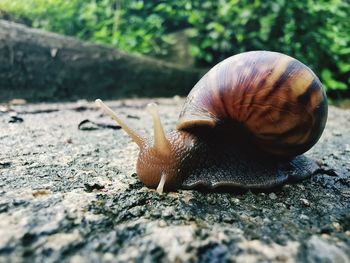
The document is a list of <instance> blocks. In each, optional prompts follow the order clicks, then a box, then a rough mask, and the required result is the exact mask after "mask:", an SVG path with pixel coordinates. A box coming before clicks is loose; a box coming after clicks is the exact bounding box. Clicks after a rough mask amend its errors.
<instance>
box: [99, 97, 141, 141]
mask: <svg viewBox="0 0 350 263" xmlns="http://www.w3.org/2000/svg"><path fill="white" fill-rule="evenodd" d="M95 103H96V105H97V106H98V107H100V108H101V109H102V110H103V111H104V112H105V113H107V114H108V115H109V116H110V117H111V118H112V119H113V120H115V121H116V122H117V123H118V124H119V125H120V126H121V127H122V129H123V130H124V131H125V132H126V133H127V134H128V135H129V136H130V138H131V139H132V140H133V141H134V142H135V143H136V144H137V145H138V146H139V147H140V148H141V147H142V146H143V145H144V144H145V139H144V138H143V137H142V136H140V135H139V134H138V133H137V132H136V131H135V130H134V129H132V128H130V126H129V125H127V124H126V123H125V122H124V121H122V120H121V119H120V118H119V117H118V116H117V114H116V113H115V112H114V111H113V110H112V109H111V108H109V107H108V106H107V105H106V104H104V103H103V101H102V100H100V99H97V100H95Z"/></svg>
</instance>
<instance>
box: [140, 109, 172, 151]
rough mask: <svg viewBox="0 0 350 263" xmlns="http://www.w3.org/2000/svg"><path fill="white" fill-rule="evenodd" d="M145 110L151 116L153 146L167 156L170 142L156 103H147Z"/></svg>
mask: <svg viewBox="0 0 350 263" xmlns="http://www.w3.org/2000/svg"><path fill="white" fill-rule="evenodd" d="M146 110H147V111H148V113H149V114H151V115H152V118H153V128H154V146H153V147H154V148H155V149H156V150H157V152H159V153H160V154H161V155H163V156H168V155H169V154H170V152H171V149H170V144H169V141H168V139H167V138H166V136H165V133H164V129H163V125H162V123H161V121H160V117H159V113H158V109H157V105H156V104H155V103H149V104H148V105H147V108H146Z"/></svg>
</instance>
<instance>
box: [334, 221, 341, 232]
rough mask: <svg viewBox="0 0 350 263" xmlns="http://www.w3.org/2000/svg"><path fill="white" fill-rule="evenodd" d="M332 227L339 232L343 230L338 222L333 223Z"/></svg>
mask: <svg viewBox="0 0 350 263" xmlns="http://www.w3.org/2000/svg"><path fill="white" fill-rule="evenodd" d="M332 225H333V227H334V229H335V230H337V231H339V230H340V228H341V226H340V224H339V223H338V222H333V223H332Z"/></svg>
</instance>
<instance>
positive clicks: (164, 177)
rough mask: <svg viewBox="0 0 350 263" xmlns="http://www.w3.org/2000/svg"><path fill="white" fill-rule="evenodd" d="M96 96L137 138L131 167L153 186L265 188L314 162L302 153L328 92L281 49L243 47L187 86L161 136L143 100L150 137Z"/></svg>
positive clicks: (308, 170)
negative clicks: (173, 123) (172, 124)
mask: <svg viewBox="0 0 350 263" xmlns="http://www.w3.org/2000/svg"><path fill="white" fill-rule="evenodd" d="M96 103H97V104H98V105H99V106H101V107H102V108H103V109H104V110H105V111H107V112H108V113H109V114H110V115H111V116H112V118H114V119H115V120H116V121H117V122H118V123H119V124H120V125H121V126H122V128H123V129H124V130H125V131H126V132H127V133H128V134H129V135H130V136H131V138H132V139H133V140H134V141H135V142H136V143H137V144H138V145H139V147H140V153H139V158H138V161H137V165H136V170H137V174H138V176H139V178H140V180H141V181H142V182H143V183H144V184H145V185H146V186H148V187H150V188H157V190H158V191H159V192H162V191H163V189H166V190H176V189H179V188H185V189H191V188H194V187H196V186H198V185H204V186H207V187H209V188H215V187H218V186H237V187H243V188H269V187H273V186H276V185H278V184H281V183H283V182H285V181H287V180H288V179H302V178H306V177H308V176H310V175H312V174H313V173H314V172H315V171H316V170H317V169H318V166H317V164H316V163H315V162H314V161H312V160H310V159H309V158H307V157H305V156H303V155H301V154H302V153H304V152H305V151H307V150H309V149H310V148H311V147H312V146H313V145H314V144H315V143H316V142H317V141H318V139H319V137H320V136H321V134H322V132H323V129H324V127H325V123H326V119H327V98H326V95H325V92H324V91H323V89H322V84H321V82H320V81H319V79H318V78H317V76H316V75H315V74H314V73H313V72H312V71H311V69H309V68H308V67H307V66H305V65H304V64H302V63H301V62H299V61H298V60H296V59H294V58H292V57H289V56H287V55H284V54H281V53H276V52H269V51H252V52H246V53H241V54H238V55H235V56H232V57H230V58H228V59H226V60H224V61H222V62H221V63H219V64H217V65H216V66H214V67H213V68H212V69H211V70H210V71H209V72H208V73H207V74H205V75H204V76H203V77H202V79H200V80H199V82H198V83H197V84H196V85H195V87H194V88H193V89H192V90H191V92H190V93H189V95H188V97H187V100H186V102H185V105H184V107H183V110H182V111H181V113H180V117H179V121H178V124H177V128H176V130H175V131H173V132H171V133H170V134H168V135H165V134H164V131H163V128H162V125H161V122H160V119H159V116H158V113H157V109H156V106H155V105H154V104H151V105H149V106H148V111H149V112H150V113H151V115H152V116H153V120H154V134H155V136H154V140H153V139H143V138H142V137H141V136H139V135H138V134H137V133H136V132H135V131H134V130H132V129H131V128H130V127H129V126H127V125H126V124H125V123H124V122H123V121H121V120H120V119H119V118H118V117H117V116H116V115H115V114H114V113H113V112H112V111H111V110H110V109H109V108H108V107H107V106H106V105H104V104H103V103H102V102H101V100H97V101H96Z"/></svg>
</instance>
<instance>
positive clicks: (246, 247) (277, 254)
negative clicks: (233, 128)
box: [0, 97, 350, 262]
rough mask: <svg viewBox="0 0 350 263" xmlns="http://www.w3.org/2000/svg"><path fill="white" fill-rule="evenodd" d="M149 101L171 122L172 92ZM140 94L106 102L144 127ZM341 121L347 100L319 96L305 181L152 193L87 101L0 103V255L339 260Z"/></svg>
mask: <svg viewBox="0 0 350 263" xmlns="http://www.w3.org/2000/svg"><path fill="white" fill-rule="evenodd" d="M154 101H156V102H158V104H159V105H160V107H159V108H160V114H161V118H162V120H163V123H164V125H165V128H166V130H167V131H170V130H171V129H173V128H174V127H175V124H176V121H177V116H178V114H179V112H180V109H181V105H182V103H183V99H181V98H178V97H174V98H173V99H155V100H154ZM148 102H150V101H149V100H140V99H134V100H122V101H109V102H107V104H108V105H110V106H111V107H112V108H113V109H114V110H115V111H117V112H118V113H119V114H120V115H121V117H123V118H124V119H126V120H127V121H128V122H129V123H130V124H131V125H132V126H134V127H135V128H136V129H137V130H139V131H142V132H143V133H144V134H147V135H150V134H151V133H152V126H151V125H152V123H151V117H150V116H149V115H147V113H146V112H145V110H144V107H145V106H146V104H147V103H148ZM82 122H83V123H82ZM79 124H80V125H79ZM78 127H79V128H78ZM349 131H350V110H344V109H339V108H336V107H330V109H329V119H328V123H327V126H326V129H325V132H324V134H323V136H322V138H321V140H320V141H319V142H318V143H317V144H316V145H315V146H314V147H313V148H312V149H311V150H310V151H309V152H307V153H306V155H307V156H309V157H312V158H314V159H317V160H318V161H319V162H320V163H322V169H323V172H321V173H319V174H317V175H315V176H313V177H312V178H310V179H307V180H305V181H302V182H299V183H294V184H287V185H284V186H282V187H279V188H277V189H272V190H269V191H260V192H252V191H245V192H236V191H235V192H231V191H227V190H226V191H206V190H204V189H201V190H200V191H198V190H191V191H188V190H186V191H185V190H179V191H177V192H171V193H166V194H163V195H160V194H158V193H157V192H156V191H154V190H151V189H148V188H146V187H145V186H143V184H142V183H141V182H140V181H139V180H138V178H137V176H136V174H135V163H136V159H137V154H138V149H137V146H136V145H135V144H134V143H133V142H131V140H130V139H129V138H128V137H127V135H126V134H125V133H124V132H123V131H122V130H120V129H118V127H117V126H116V125H115V124H114V123H113V122H112V121H111V120H110V119H109V118H108V117H106V116H104V115H102V113H101V111H100V110H98V109H96V108H95V106H94V105H93V104H92V103H89V102H86V101H78V102H76V103H64V104H61V103H57V104H24V105H3V106H0V140H1V152H0V236H1V238H0V262H23V261H24V262H350V158H349V156H350V133H349Z"/></svg>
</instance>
